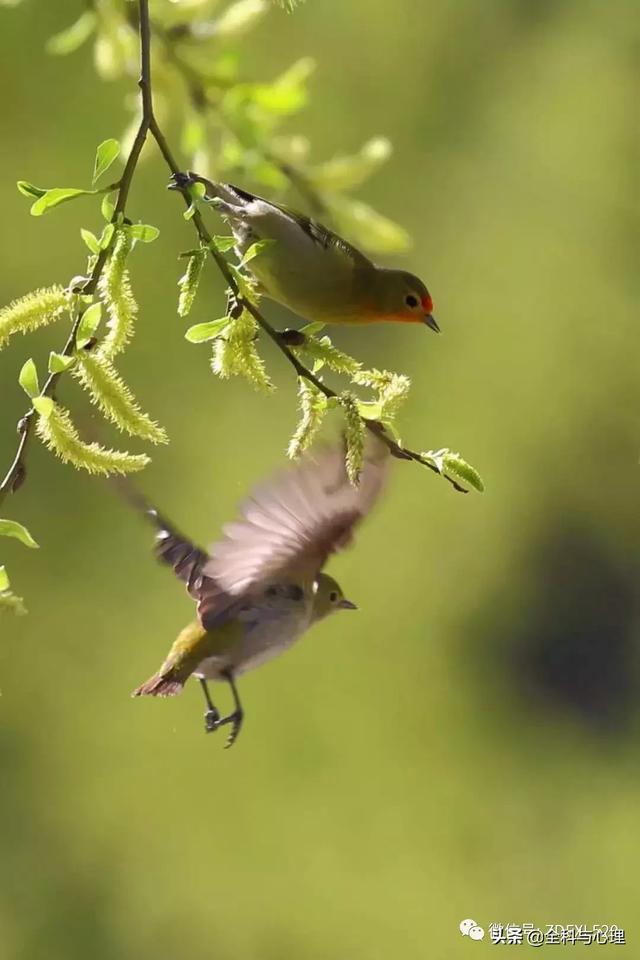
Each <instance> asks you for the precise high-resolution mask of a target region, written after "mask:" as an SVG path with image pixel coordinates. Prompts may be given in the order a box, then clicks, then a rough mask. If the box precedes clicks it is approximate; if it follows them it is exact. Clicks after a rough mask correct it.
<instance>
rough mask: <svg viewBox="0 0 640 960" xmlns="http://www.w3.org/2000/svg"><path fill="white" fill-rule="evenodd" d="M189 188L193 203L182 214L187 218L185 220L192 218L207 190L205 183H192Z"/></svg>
mask: <svg viewBox="0 0 640 960" xmlns="http://www.w3.org/2000/svg"><path fill="white" fill-rule="evenodd" d="M187 189H188V191H189V195H190V197H191V203H190V204H189V206H188V207H187V209H186V210H185V212H184V213H183V214H182V216H183V217H184V218H185V220H191V218H192V216H193V215H194V213H195V212H196V210H197V209H198V204H199V203H200V201H201V200H202V199H203V197H204V195H205V193H206V192H207V188H206V187H205V185H204V183H191V184H189V186H188V188H187Z"/></svg>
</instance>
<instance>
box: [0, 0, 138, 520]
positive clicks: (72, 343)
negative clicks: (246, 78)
mask: <svg viewBox="0 0 640 960" xmlns="http://www.w3.org/2000/svg"><path fill="white" fill-rule="evenodd" d="M139 86H140V90H141V96H142V118H141V120H140V125H139V127H138V130H137V132H136V135H135V138H134V141H133V144H132V146H131V150H130V152H129V156H128V158H127V162H126V163H125V166H124V170H123V171H122V176H121V177H120V180H119V181H118V183H117V190H118V197H117V200H116V204H115V208H114V211H113V216H112V218H111V222H112V223H114V224H115V223H117V222H118V219H119V218H120V216H121V215H123V214H124V212H125V209H126V204H127V199H128V196H129V190H130V189H131V184H132V183H133V177H134V173H135V170H136V167H137V165H138V160H139V159H140V154H141V153H142V148H143V147H144V144H145V140H146V139H147V134H148V132H149V126H150V124H151V121H152V119H153V104H152V95H151V35H150V32H149V20H148V18H147V19H146V21H145V20H144V18H142V17H141V18H140V80H139ZM112 242H113V241H112ZM110 249H111V244H110V245H109V246H107V247H106V248H105V249H104V250H101V251H100V253H99V254H98V256H97V258H96V262H95V264H94V266H93V270H92V271H91V275H90V276H89V277H88V279H87V280H86V281H85V282H84V283H78V284H76V285H74V286H73V287H72V289H71V292H72V293H77V294H80V295H82V296H90V295H92V294H93V293H95V291H96V288H97V286H98V281H99V280H100V277H101V275H102V271H103V270H104V266H105V264H106V262H107V258H108V256H109V252H110ZM82 313H83V311H82V310H78V311H77V313H76V316H75V318H74V321H73V324H72V326H71V331H70V333H69V336H68V338H67V342H66V344H65V346H64V349H63V350H62V355H63V356H65V357H70V356H71V355H72V354H73V353H74V351H75V349H76V336H77V334H78V328H79V326H80V321H81V319H82ZM62 376H64V373H63V372H62V373H50V374H49V376H48V377H47V379H46V381H45V383H44V386H43V388H42V392H41V396H43V397H51V399H54V398H55V393H56V387H57V385H58V381H59V379H60V377H62ZM34 415H35V411H34V409H33V407H32V408H31V409H30V410H28V411H27V413H25V415H24V416H23V417H22V418H21V419H20V420H19V422H18V437H19V439H18V445H17V448H16V452H15V455H14V458H13V461H12V463H11V466H10V467H9V469H8V470H7V473H6V474H5V477H4V479H3V481H2V483H0V505H2V503H3V501H4V500H5V498H6V497H7V495H8V494H9V493H15V492H16V490H18V489H19V488H20V487H21V486H22V484H23V482H24V480H25V479H26V475H27V470H26V454H27V448H28V445H29V439H30V437H31V433H32V430H33V426H34V423H35V416H34Z"/></svg>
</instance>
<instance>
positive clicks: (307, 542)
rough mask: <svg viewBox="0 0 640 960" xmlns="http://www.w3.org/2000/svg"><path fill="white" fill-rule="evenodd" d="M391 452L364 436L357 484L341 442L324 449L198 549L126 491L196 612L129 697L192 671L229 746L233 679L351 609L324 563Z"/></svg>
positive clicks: (211, 727)
mask: <svg viewBox="0 0 640 960" xmlns="http://www.w3.org/2000/svg"><path fill="white" fill-rule="evenodd" d="M388 461H389V451H388V449H387V447H386V446H385V445H384V444H383V443H382V442H381V441H380V440H379V439H378V438H377V437H373V436H372V437H370V438H369V440H368V442H367V446H366V448H365V456H364V462H363V467H362V472H361V475H360V482H359V484H358V486H354V485H353V484H352V483H351V482H350V480H349V478H348V477H347V474H346V470H345V451H344V447H343V446H342V445H336V446H333V447H325V448H322V449H320V451H319V452H318V453H317V454H316V455H315V456H311V455H309V456H307V457H306V458H305V459H303V460H302V461H301V462H300V463H299V464H298V465H296V466H295V467H293V468H290V469H289V470H287V471H285V472H283V473H281V474H279V475H278V476H276V477H275V478H273V479H272V480H271V481H269V482H267V483H265V484H264V485H262V486H260V487H258V488H257V489H256V490H255V491H254V492H253V493H252V494H251V496H250V497H249V498H248V499H247V500H246V501H245V502H244V503H243V504H242V505H241V508H240V519H239V520H236V521H235V522H233V523H230V524H228V525H227V526H226V527H224V528H223V534H224V535H223V537H222V539H221V540H220V541H219V542H217V543H215V544H214V545H213V546H212V547H210V548H209V549H208V550H202V549H201V548H200V547H197V546H195V545H194V544H193V543H191V542H190V541H189V540H188V539H186V538H185V537H183V536H182V535H181V534H180V533H178V532H177V531H176V530H175V529H174V528H173V527H172V526H171V524H169V523H168V522H167V521H166V520H165V519H164V518H163V517H162V516H161V515H160V514H159V513H158V511H157V510H155V508H153V507H151V506H150V505H149V504H147V502H146V501H144V500H142V498H141V497H140V496H139V495H138V494H137V493H136V494H132V493H131V491H130V490H129V491H128V493H127V497H128V499H129V500H133V501H134V502H135V505H136V506H137V507H138V508H142V509H143V510H144V512H145V513H146V514H147V515H148V516H149V517H150V518H151V519H152V520H153V522H154V524H155V526H156V528H157V531H158V532H157V536H156V552H157V555H158V556H159V557H160V558H161V559H162V560H163V561H165V562H166V563H168V564H170V565H171V566H172V567H173V570H174V572H175V573H176V575H177V576H178V577H179V578H180V579H181V580H182V581H184V583H185V584H186V586H187V590H188V592H189V594H190V596H191V597H192V598H193V599H194V600H195V601H196V608H197V618H196V620H195V621H194V622H192V623H190V624H189V625H188V626H186V627H185V628H184V630H182V632H181V633H180V634H179V636H178V638H177V639H176V641H175V643H174V644H173V646H172V647H171V649H170V650H169V653H168V655H167V657H166V659H165V660H164V662H163V663H162V665H161V667H160V669H159V670H158V671H157V673H154V675H153V676H152V677H150V679H149V680H147V681H146V682H145V683H143V684H142V685H141V686H139V687H138V688H137V689H136V690H134V691H133V694H132V696H134V697H139V696H152V697H171V696H175V695H176V694H179V693H180V692H181V691H182V689H183V687H184V685H185V683H186V682H187V680H188V679H189V678H190V677H195V678H196V679H197V680H198V681H199V683H200V686H201V688H202V691H203V693H204V697H205V701H206V712H205V730H206V731H207V732H213V731H215V730H218V729H219V728H220V727H223V726H227V725H228V726H229V727H230V734H229V737H228V740H227V744H226V745H227V746H228V747H229V746H231V745H232V744H233V743H234V742H235V740H236V738H237V736H238V734H239V732H240V728H241V726H242V722H243V718H244V711H243V708H242V705H241V702H240V697H239V694H238V687H237V678H238V677H239V676H240V675H241V674H242V673H245V672H246V671H247V670H252V669H253V668H255V667H257V666H260V665H261V664H263V663H265V662H266V661H267V660H271V659H272V658H273V657H275V656H277V655H278V654H280V653H282V652H283V651H284V650H286V649H287V648H288V647H290V646H291V645H292V644H293V643H295V642H296V641H297V640H298V639H299V638H300V637H301V636H302V635H303V634H304V633H305V632H306V631H307V630H308V629H309V627H311V626H312V625H313V624H314V623H317V622H318V621H320V620H323V619H324V618H325V617H327V616H328V615H330V614H332V613H335V612H337V611H338V610H353V609H356V607H355V604H354V603H352V601H351V600H348V599H347V597H346V596H345V594H344V592H343V590H342V588H341V587H340V585H339V584H338V583H337V582H336V580H334V579H333V577H331V576H329V575H328V574H326V573H324V566H325V564H326V563H327V561H328V560H329V558H330V557H331V555H332V554H333V553H335V552H336V551H338V550H341V549H342V548H343V547H345V546H347V545H348V544H349V543H350V542H351V540H352V537H353V532H354V529H355V528H356V526H357V525H358V523H359V522H360V521H361V520H362V519H363V518H364V517H365V516H366V515H367V514H368V513H369V511H370V510H371V508H372V507H373V505H374V504H375V502H376V500H377V499H378V497H379V495H380V492H381V489H382V486H383V483H384V479H385V475H386V473H387V467H388ZM210 680H214V681H225V682H226V683H227V684H228V685H229V687H230V689H231V694H232V696H233V702H234V709H233V711H232V712H231V713H230V714H229V715H228V716H224V717H223V716H221V715H220V713H219V711H218V709H217V708H216V706H215V705H214V703H213V700H212V698H211V694H210V692H209V687H208V681H210Z"/></svg>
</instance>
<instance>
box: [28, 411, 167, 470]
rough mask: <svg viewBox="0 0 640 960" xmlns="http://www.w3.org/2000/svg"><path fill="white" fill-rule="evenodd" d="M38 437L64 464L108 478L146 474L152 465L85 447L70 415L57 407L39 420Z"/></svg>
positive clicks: (93, 446) (141, 458)
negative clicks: (113, 474) (139, 473)
mask: <svg viewBox="0 0 640 960" xmlns="http://www.w3.org/2000/svg"><path fill="white" fill-rule="evenodd" d="M36 433H37V434H38V436H39V437H40V439H41V440H42V442H43V443H44V444H45V445H46V446H47V447H48V448H49V449H50V450H51V451H52V452H53V453H55V454H56V455H57V456H58V457H60V459H61V460H62V461H63V462H64V463H71V464H72V465H73V466H74V467H77V468H78V469H80V470H87V471H88V472H89V473H99V474H103V475H104V476H108V475H109V474H112V473H119V474H126V473H135V472H136V471H138V470H143V469H144V467H146V466H147V464H148V463H149V458H148V457H147V456H145V455H144V454H139V455H137V456H134V455H133V454H131V453H126V452H125V451H122V450H107V449H106V448H105V447H102V446H100V444H98V443H84V441H82V440H81V439H80V437H79V436H78V431H77V430H76V428H75V427H74V425H73V421H72V420H71V417H70V416H69V411H68V410H65V408H64V407H61V406H60V405H59V404H57V403H54V404H53V407H52V410H51V413H50V414H49V416H48V417H43V416H38V420H37V423H36Z"/></svg>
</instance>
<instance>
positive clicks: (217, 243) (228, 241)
mask: <svg viewBox="0 0 640 960" xmlns="http://www.w3.org/2000/svg"><path fill="white" fill-rule="evenodd" d="M235 245H236V238H235V237H213V238H212V240H211V246H212V247H215V249H216V250H217V251H218V253H226V252H227V251H228V250H231V248H232V247H235Z"/></svg>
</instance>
